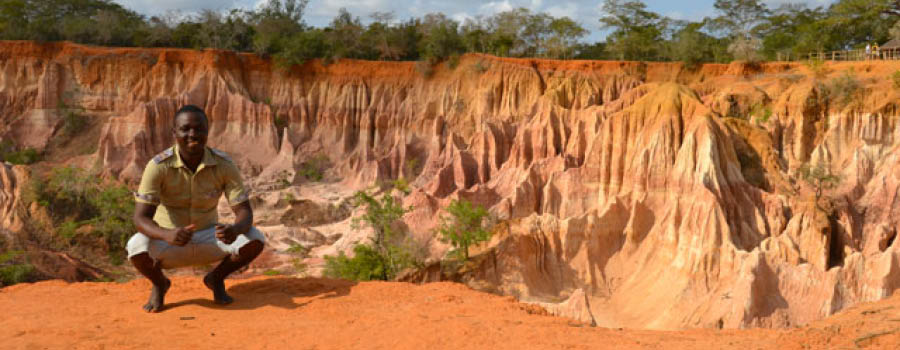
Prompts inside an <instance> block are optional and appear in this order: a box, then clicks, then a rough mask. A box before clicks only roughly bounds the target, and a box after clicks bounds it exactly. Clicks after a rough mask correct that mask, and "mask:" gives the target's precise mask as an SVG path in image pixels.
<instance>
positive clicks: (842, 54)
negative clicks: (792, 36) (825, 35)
mask: <svg viewBox="0 0 900 350" xmlns="http://www.w3.org/2000/svg"><path fill="white" fill-rule="evenodd" d="M806 59H807V60H819V61H873V60H891V61H893V60H900V50H898V49H891V50H879V51H878V52H875V50H872V51H871V52H870V53H869V54H866V50H843V51H818V52H810V53H809V55H807V57H806Z"/></svg>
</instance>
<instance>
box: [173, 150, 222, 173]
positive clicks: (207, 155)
mask: <svg viewBox="0 0 900 350" xmlns="http://www.w3.org/2000/svg"><path fill="white" fill-rule="evenodd" d="M172 150H173V151H174V152H175V167H176V168H180V167H183V166H184V162H183V161H182V160H181V153H179V152H178V145H177V144H176V145H175V146H172ZM216 163H217V162H216V158H215V157H213V155H212V152H211V151H210V150H209V147H204V148H203V159H201V160H200V166H198V167H197V171H200V169H202V168H203V167H208V166H213V165H216Z"/></svg>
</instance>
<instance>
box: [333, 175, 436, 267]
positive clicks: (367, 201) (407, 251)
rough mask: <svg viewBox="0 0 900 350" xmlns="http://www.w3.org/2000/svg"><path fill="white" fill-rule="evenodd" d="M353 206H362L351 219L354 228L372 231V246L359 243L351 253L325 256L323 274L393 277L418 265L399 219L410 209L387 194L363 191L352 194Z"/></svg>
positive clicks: (411, 245)
mask: <svg viewBox="0 0 900 350" xmlns="http://www.w3.org/2000/svg"><path fill="white" fill-rule="evenodd" d="M353 205H354V206H364V207H365V212H364V213H363V214H362V215H361V216H359V217H356V218H354V219H353V227H354V228H357V229H358V228H364V227H367V228H371V229H372V230H373V231H374V232H375V237H373V239H372V243H371V245H367V244H359V245H357V246H355V247H354V248H353V251H354V256H353V257H352V258H350V257H347V256H346V255H344V254H343V252H341V253H340V254H339V255H338V256H334V257H333V256H327V257H325V275H327V276H331V277H340V278H347V279H356V280H370V279H381V280H391V279H394V278H395V277H396V276H397V274H398V273H400V272H401V271H403V270H404V269H406V268H408V267H411V266H416V265H419V263H418V258H417V257H416V254H415V252H414V248H413V245H414V244H413V243H412V242H411V240H410V238H409V237H408V234H407V233H406V231H405V230H402V229H400V228H399V221H400V219H401V218H402V217H403V215H404V214H406V213H407V212H409V210H410V209H411V208H409V207H406V208H404V207H403V206H402V204H401V203H400V201H399V200H398V199H396V198H394V196H393V195H391V194H390V193H384V194H383V195H382V196H381V198H380V199H376V198H375V197H374V196H372V195H370V194H368V193H367V192H365V191H358V192H356V194H355V195H354V197H353Z"/></svg>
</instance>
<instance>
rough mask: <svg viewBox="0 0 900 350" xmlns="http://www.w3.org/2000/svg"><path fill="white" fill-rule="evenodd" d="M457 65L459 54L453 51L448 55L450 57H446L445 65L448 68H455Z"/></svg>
mask: <svg viewBox="0 0 900 350" xmlns="http://www.w3.org/2000/svg"><path fill="white" fill-rule="evenodd" d="M457 66H459V54H456V53H455V54H452V55H450V57H447V67H448V68H450V70H454V69H456V67H457Z"/></svg>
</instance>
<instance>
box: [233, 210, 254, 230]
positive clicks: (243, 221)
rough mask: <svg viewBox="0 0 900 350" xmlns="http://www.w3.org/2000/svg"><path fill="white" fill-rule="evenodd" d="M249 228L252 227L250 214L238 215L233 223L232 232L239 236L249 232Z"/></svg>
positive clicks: (251, 215)
mask: <svg viewBox="0 0 900 350" xmlns="http://www.w3.org/2000/svg"><path fill="white" fill-rule="evenodd" d="M250 226H253V214H252V213H249V214H244V215H240V216H239V217H238V218H237V220H236V221H235V222H234V230H235V232H237V234H239V235H243V234H246V233H247V232H248V231H250Z"/></svg>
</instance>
